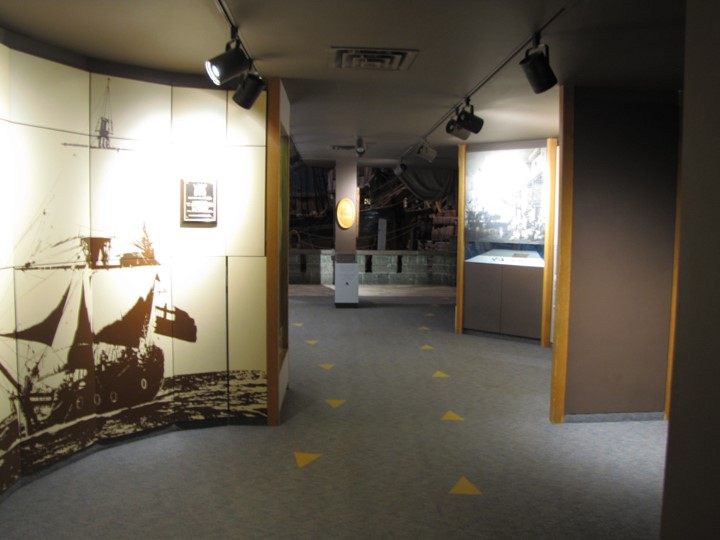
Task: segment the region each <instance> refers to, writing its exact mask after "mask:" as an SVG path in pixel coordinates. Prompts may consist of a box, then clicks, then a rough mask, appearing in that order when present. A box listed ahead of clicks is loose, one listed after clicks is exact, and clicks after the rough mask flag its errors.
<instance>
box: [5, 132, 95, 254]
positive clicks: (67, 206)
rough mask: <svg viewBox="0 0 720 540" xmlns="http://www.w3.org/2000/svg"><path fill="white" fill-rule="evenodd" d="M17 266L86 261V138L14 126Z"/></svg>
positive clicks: (88, 229)
mask: <svg viewBox="0 0 720 540" xmlns="http://www.w3.org/2000/svg"><path fill="white" fill-rule="evenodd" d="M9 135H10V151H11V155H12V156H13V164H12V168H11V175H10V178H9V181H10V183H11V184H12V189H13V190H14V193H13V211H14V212H15V216H16V218H15V227H14V229H15V232H16V234H15V237H14V238H13V239H12V245H13V246H14V253H13V263H14V266H16V267H38V266H53V265H64V264H71V263H77V264H80V265H83V264H85V253H84V251H83V249H84V246H85V239H87V238H88V237H89V232H90V204H89V189H88V188H89V172H88V151H89V150H88V148H87V144H88V139H87V137H84V136H80V135H73V134H70V133H63V132H58V131H52V130H47V129H41V128H33V127H27V126H20V125H12V126H11V127H10V133H9Z"/></svg>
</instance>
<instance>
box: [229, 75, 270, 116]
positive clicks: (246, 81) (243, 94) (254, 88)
mask: <svg viewBox="0 0 720 540" xmlns="http://www.w3.org/2000/svg"><path fill="white" fill-rule="evenodd" d="M263 90H265V81H264V80H263V78H262V77H261V76H260V75H258V74H257V73H246V74H245V76H244V77H243V80H242V81H240V86H238V87H237V90H235V93H234V94H233V101H234V102H235V103H237V104H238V105H240V106H241V107H242V108H243V109H251V108H252V106H253V105H254V104H255V101H256V100H257V98H258V97H260V94H261V93H262V91H263Z"/></svg>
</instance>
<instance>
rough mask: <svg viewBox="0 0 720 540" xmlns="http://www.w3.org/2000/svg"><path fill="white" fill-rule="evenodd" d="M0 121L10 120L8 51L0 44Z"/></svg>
mask: <svg viewBox="0 0 720 540" xmlns="http://www.w3.org/2000/svg"><path fill="white" fill-rule="evenodd" d="M0 119H5V120H8V119H10V49H8V48H7V47H6V46H5V45H2V44H0Z"/></svg>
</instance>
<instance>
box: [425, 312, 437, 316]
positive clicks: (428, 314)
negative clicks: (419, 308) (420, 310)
mask: <svg viewBox="0 0 720 540" xmlns="http://www.w3.org/2000/svg"><path fill="white" fill-rule="evenodd" d="M425 316H426V317H434V316H435V314H434V313H426V314H425Z"/></svg>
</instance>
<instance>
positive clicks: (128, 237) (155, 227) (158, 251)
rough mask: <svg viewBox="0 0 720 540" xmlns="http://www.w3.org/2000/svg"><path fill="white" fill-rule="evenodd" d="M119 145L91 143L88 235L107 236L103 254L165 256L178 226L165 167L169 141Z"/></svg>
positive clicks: (174, 197)
mask: <svg viewBox="0 0 720 540" xmlns="http://www.w3.org/2000/svg"><path fill="white" fill-rule="evenodd" d="M118 144H122V149H113V148H108V149H106V148H91V149H90V178H91V188H90V194H91V201H90V204H91V212H90V215H91V217H92V223H91V225H92V232H93V236H94V237H96V238H98V239H106V241H107V246H105V253H104V256H105V257H108V258H110V259H113V258H117V257H124V256H127V257H130V258H132V257H134V256H138V253H141V252H142V253H143V255H142V257H148V256H149V254H148V253H145V252H146V251H148V250H152V251H153V255H152V257H153V258H157V259H158V260H162V259H167V258H168V257H169V256H170V254H171V253H170V250H171V248H172V239H173V237H174V235H175V234H176V233H175V230H176V229H177V208H178V200H179V199H178V197H177V195H176V189H175V184H174V182H171V180H172V179H171V177H170V175H169V174H168V171H167V168H168V167H167V160H168V157H167V152H166V151H167V149H168V146H153V145H149V146H147V145H145V144H144V143H141V142H138V141H130V140H124V141H120V142H119V143H118Z"/></svg>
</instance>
